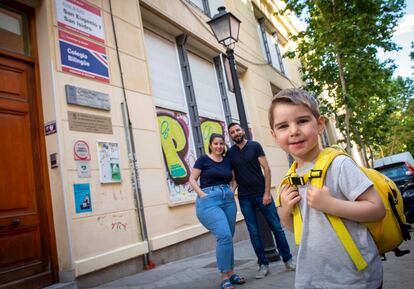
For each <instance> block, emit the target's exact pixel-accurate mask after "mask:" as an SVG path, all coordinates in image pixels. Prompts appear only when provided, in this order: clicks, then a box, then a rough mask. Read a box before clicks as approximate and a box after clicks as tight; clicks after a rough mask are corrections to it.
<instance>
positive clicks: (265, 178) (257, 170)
mask: <svg viewBox="0 0 414 289" xmlns="http://www.w3.org/2000/svg"><path fill="white" fill-rule="evenodd" d="M228 132H229V134H230V137H231V139H232V140H233V141H234V143H235V145H233V146H232V147H231V148H230V149H229V151H228V155H229V156H230V159H231V162H232V166H233V169H234V172H235V176H236V181H237V185H238V198H239V204H240V209H241V212H242V214H243V216H244V220H245V222H246V225H247V229H248V231H249V234H250V241H251V242H252V245H253V249H254V251H255V253H256V256H257V259H258V260H257V263H258V264H259V271H258V272H257V274H256V278H257V279H260V278H264V277H265V276H266V275H267V274H268V273H269V261H268V260H267V258H266V256H265V252H264V246H263V241H262V238H261V236H260V231H259V224H258V221H257V216H256V209H257V208H259V210H260V212H261V214H263V217H264V218H265V220H266V222H267V224H268V225H269V227H270V229H271V230H272V232H273V235H274V236H275V240H276V246H277V249H278V250H279V253H280V255H281V256H282V259H283V262H284V263H285V267H286V270H288V271H294V270H295V264H294V263H293V261H292V254H291V253H290V248H289V244H288V242H287V240H286V236H285V233H284V231H283V229H282V226H281V225H280V220H279V216H278V215H277V212H276V206H275V203H274V202H273V199H272V196H271V194H270V168H269V165H268V163H267V159H266V156H265V153H264V151H263V148H262V146H261V145H260V144H259V143H258V142H255V141H250V140H246V139H245V132H244V130H243V129H242V127H241V126H240V125H239V124H238V123H230V124H229V125H228ZM262 168H263V171H264V175H263V172H262Z"/></svg>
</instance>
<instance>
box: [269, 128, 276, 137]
mask: <svg viewBox="0 0 414 289" xmlns="http://www.w3.org/2000/svg"><path fill="white" fill-rule="evenodd" d="M270 134H271V135H272V137H273V138H274V139H276V134H275V132H274V131H273V129H270Z"/></svg>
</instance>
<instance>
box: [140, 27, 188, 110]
mask: <svg viewBox="0 0 414 289" xmlns="http://www.w3.org/2000/svg"><path fill="white" fill-rule="evenodd" d="M144 37H145V45H146V47H147V56H148V65H149V70H150V75H151V84H152V91H153V95H154V97H155V104H156V105H157V106H160V107H164V108H169V109H173V110H178V111H182V112H186V111H187V108H186V103H185V96H184V91H183V87H182V80H181V77H180V68H179V63H178V59H177V52H176V48H175V44H174V43H173V42H170V41H168V40H166V39H164V38H161V37H160V36H158V35H156V34H154V33H152V32H149V31H146V30H145V32H144Z"/></svg>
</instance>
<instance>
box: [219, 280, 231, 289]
mask: <svg viewBox="0 0 414 289" xmlns="http://www.w3.org/2000/svg"><path fill="white" fill-rule="evenodd" d="M220 288H221V289H234V287H233V285H232V284H231V283H230V280H229V279H224V280H223V281H222V282H221V284H220Z"/></svg>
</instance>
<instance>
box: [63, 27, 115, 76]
mask: <svg viewBox="0 0 414 289" xmlns="http://www.w3.org/2000/svg"><path fill="white" fill-rule="evenodd" d="M59 47H60V58H61V62H62V70H63V71H66V72H71V73H74V74H77V75H80V76H83V77H87V78H92V79H96V80H99V81H102V82H109V70H108V59H107V55H106V50H105V47H104V46H101V45H98V44H96V43H93V42H90V41H88V40H85V39H82V38H80V37H77V36H75V35H72V34H69V33H66V32H64V31H61V30H59Z"/></svg>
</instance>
